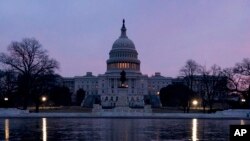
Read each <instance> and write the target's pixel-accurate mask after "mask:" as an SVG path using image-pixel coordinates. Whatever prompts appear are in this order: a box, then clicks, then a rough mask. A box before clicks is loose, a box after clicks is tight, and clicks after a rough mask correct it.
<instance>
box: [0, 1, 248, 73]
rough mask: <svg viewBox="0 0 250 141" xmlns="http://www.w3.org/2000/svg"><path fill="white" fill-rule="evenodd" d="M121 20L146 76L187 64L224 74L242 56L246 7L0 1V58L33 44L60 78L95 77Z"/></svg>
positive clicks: (196, 3)
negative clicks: (11, 48)
mask: <svg viewBox="0 0 250 141" xmlns="http://www.w3.org/2000/svg"><path fill="white" fill-rule="evenodd" d="M123 18H124V19H125V20H126V27H127V35H128V37H129V38H130V39H131V40H132V41H133V42H134V43H135V47H136V49H137V51H138V53H139V56H138V57H139V59H140V60H141V72H142V73H143V74H148V75H149V76H151V75H152V74H154V72H161V73H162V75H164V76H171V77H176V76H178V75H179V70H180V69H181V67H182V66H184V65H185V62H186V61H187V60H188V59H193V60H195V61H197V62H198V63H199V64H201V65H206V66H207V67H209V66H211V65H212V64H217V65H220V66H221V67H231V66H234V64H235V63H236V62H240V61H241V60H242V59H243V58H249V57H250V1H249V0H234V1H233V0H232V1H231V0H230V1H229V0H166V1H152V0H143V1H142V0H137V1H135V0H126V1H125V0H105V1H99V0H89V1H87V0H86V1H83V0H81V1H79V0H53V1H51V0H40V1H38V0H25V1H21V0H16V1H14V0H11V1H10V0H1V1H0V52H6V51H7V49H6V48H7V46H8V45H9V44H10V43H11V41H21V40H22V39H23V38H25V37H34V38H36V39H37V40H39V41H40V43H41V44H42V45H43V47H44V48H45V49H47V50H48V52H49V55H50V56H51V57H52V58H54V59H56V60H57V61H58V62H59V63H60V70H59V71H58V73H59V74H61V75H62V76H66V77H69V76H81V75H85V73H86V72H87V71H91V72H93V74H94V75H98V74H103V73H105V71H106V60H107V59H108V57H109V56H108V53H109V51H110V50H111V47H112V44H113V42H114V41H115V40H116V39H117V38H118V37H119V36H120V29H121V26H122V19H123Z"/></svg>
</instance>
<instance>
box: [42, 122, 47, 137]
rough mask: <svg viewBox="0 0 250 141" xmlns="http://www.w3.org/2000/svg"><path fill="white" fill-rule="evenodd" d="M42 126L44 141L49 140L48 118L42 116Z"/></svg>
mask: <svg viewBox="0 0 250 141" xmlns="http://www.w3.org/2000/svg"><path fill="white" fill-rule="evenodd" d="M42 124H43V126H42V128H43V141H47V119H46V118H42Z"/></svg>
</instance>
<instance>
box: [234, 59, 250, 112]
mask: <svg viewBox="0 0 250 141" xmlns="http://www.w3.org/2000/svg"><path fill="white" fill-rule="evenodd" d="M234 73H235V74H236V75H237V76H238V77H240V78H241V83H239V85H240V89H237V90H238V91H239V92H240V93H241V95H242V96H243V97H244V98H245V99H246V100H247V101H246V102H247V103H248V106H249V107H250V58H244V59H243V60H242V62H240V63H236V65H235V67H234Z"/></svg>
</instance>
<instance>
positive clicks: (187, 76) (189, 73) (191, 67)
mask: <svg viewBox="0 0 250 141" xmlns="http://www.w3.org/2000/svg"><path fill="white" fill-rule="evenodd" d="M199 72H200V65H199V64H198V63H196V62H195V61H194V60H188V61H187V62H186V64H185V66H184V67H183V68H182V69H181V70H180V73H181V75H182V77H183V78H184V83H185V84H186V85H187V86H188V87H189V88H190V89H191V90H192V91H194V89H193V85H194V81H195V76H196V75H197V74H198V73H199ZM188 102H189V101H188ZM190 106H191V104H190V103H187V111H189V109H190Z"/></svg>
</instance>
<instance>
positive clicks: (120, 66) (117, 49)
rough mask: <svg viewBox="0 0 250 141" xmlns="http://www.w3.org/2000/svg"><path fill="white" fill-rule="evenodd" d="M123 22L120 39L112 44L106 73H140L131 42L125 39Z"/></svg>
mask: <svg viewBox="0 0 250 141" xmlns="http://www.w3.org/2000/svg"><path fill="white" fill-rule="evenodd" d="M126 31H127V29H126V26H125V20H124V19H123V24H122V28H121V35H120V37H119V38H118V39H117V40H116V41H115V42H114V43H113V46H112V49H111V51H110V52H109V59H108V60H107V72H120V71H122V70H125V71H126V72H137V73H138V72H140V60H138V53H137V51H136V49H135V45H134V43H133V41H132V40H130V39H129V38H128V37H127V34H126Z"/></svg>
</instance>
